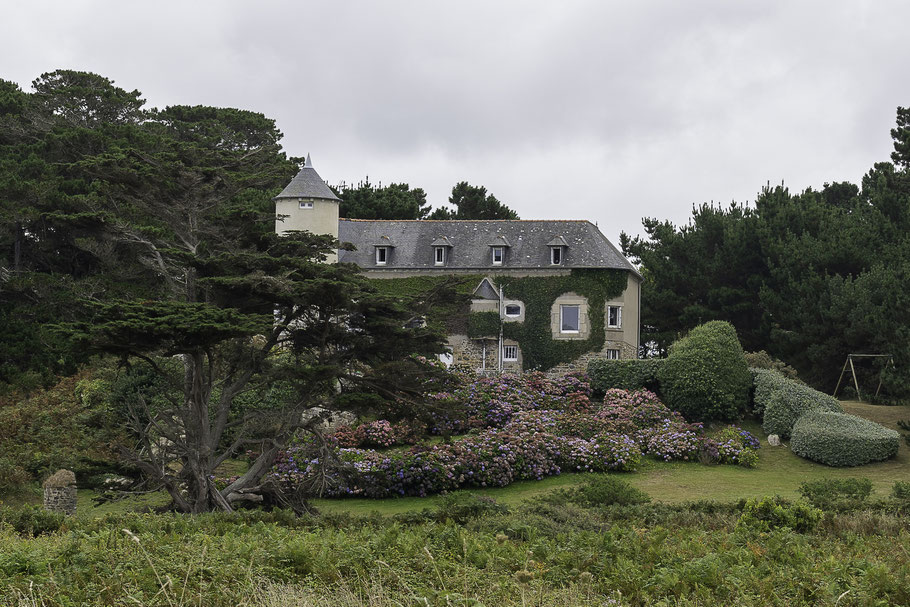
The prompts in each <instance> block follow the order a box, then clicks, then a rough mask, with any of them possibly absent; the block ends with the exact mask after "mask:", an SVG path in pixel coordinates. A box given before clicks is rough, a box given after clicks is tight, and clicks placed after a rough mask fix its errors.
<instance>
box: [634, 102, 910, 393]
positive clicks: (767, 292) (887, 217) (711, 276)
mask: <svg viewBox="0 0 910 607" xmlns="http://www.w3.org/2000/svg"><path fill="white" fill-rule="evenodd" d="M908 116H910V114H908V112H907V110H905V109H903V108H898V112H897V123H898V127H897V128H896V129H894V130H892V131H891V135H892V138H893V139H894V148H895V152H894V154H893V155H892V159H893V160H894V164H892V163H887V162H882V163H877V164H876V165H875V166H874V167H872V169H871V170H870V171H869V172H868V173H867V174H866V175H865V176H864V177H863V179H862V183H861V184H860V185H859V186H857V185H855V184H851V183H847V182H842V183H830V184H825V186H824V187H823V188H822V189H821V190H819V191H817V190H814V189H811V188H810V189H807V190H805V191H804V192H801V193H799V194H793V193H791V192H790V191H789V190H788V189H786V188H785V187H783V186H776V187H770V186H768V187H765V188H763V189H762V190H761V192H760V193H759V195H758V197H757V199H756V201H755V204H754V205H753V206H746V205H740V204H733V205H731V206H729V207H719V206H715V205H700V206H697V207H695V208H693V213H692V218H691V219H690V221H689V223H688V224H687V225H684V226H680V227H676V226H673V225H672V224H670V223H669V222H660V221H658V220H656V219H645V220H644V222H643V224H644V228H645V233H646V237H645V238H630V237H628V235H625V234H624V235H622V237H621V245H622V249H623V252H624V253H625V254H626V255H628V256H630V257H632V258H633V259H634V260H635V261H637V262H638V263H640V264H641V266H642V274H643V275H644V277H645V284H644V286H643V289H642V297H643V302H642V322H643V333H642V340H643V342H649V347H650V348H651V349H653V351H654V352H655V353H660V352H664V351H665V350H666V347H667V346H668V345H669V344H670V343H671V342H672V341H673V339H675V338H676V337H677V336H680V335H682V334H684V333H685V332H686V331H688V330H689V329H691V328H692V327H694V326H696V325H697V324H699V323H700V322H704V321H708V320H727V321H730V322H731V323H733V324H734V325H735V326H736V328H737V331H738V332H739V336H740V339H741V341H742V343H743V346H744V347H745V348H746V349H750V350H758V349H764V350H767V351H768V352H770V353H771V354H773V355H775V356H777V357H779V358H781V359H783V360H786V361H787V362H789V363H790V364H792V365H794V366H795V367H796V368H797V369H798V370H799V371H800V373H801V374H802V375H803V376H804V377H805V378H806V379H808V380H809V381H811V382H813V383H815V384H816V385H818V386H819V387H821V388H824V389H827V390H832V389H833V388H834V382H835V381H836V379H837V375H838V373H839V371H840V365H842V364H843V361H844V359H845V358H846V355H847V354H848V353H851V352H863V353H893V354H894V355H895V361H896V363H897V367H898V372H899V374H901V376H900V377H897V376H893V375H892V377H890V378H889V381H890V384H891V389H892V390H898V391H900V390H904V391H906V390H907V388H910V375H908V370H910V348H908V344H910V340H908V324H907V323H906V321H905V320H904V319H906V318H907V316H908V314H910V297H908V296H906V295H905V289H902V288H900V286H899V285H902V284H907V279H908V278H910V179H908V177H910V173H908V171H910V166H908V163H907V162H906V154H907V152H906V145H907V132H908V130H907V129H908V126H907V125H908V122H907V121H908ZM901 369H902V371H901Z"/></svg>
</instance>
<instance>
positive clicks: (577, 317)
mask: <svg viewBox="0 0 910 607" xmlns="http://www.w3.org/2000/svg"><path fill="white" fill-rule="evenodd" d="M566 308H575V328H574V329H566V328H565V326H566V323H565V313H566ZM559 332H560V333H572V334H577V333H580V332H581V306H580V305H579V304H559Z"/></svg>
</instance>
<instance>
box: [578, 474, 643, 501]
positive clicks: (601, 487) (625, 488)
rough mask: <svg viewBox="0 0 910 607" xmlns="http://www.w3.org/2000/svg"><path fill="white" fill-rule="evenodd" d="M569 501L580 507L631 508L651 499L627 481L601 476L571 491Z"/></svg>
mask: <svg viewBox="0 0 910 607" xmlns="http://www.w3.org/2000/svg"><path fill="white" fill-rule="evenodd" d="M569 500H570V501H571V502H573V503H576V504H579V505H582V506H631V505H634V504H646V503H648V502H650V501H651V497H650V496H649V495H648V494H647V493H645V492H644V491H642V490H641V489H638V488H636V487H633V486H632V485H630V484H629V482H628V481H626V480H623V479H621V478H617V477H615V476H612V475H610V476H601V477H598V478H595V479H593V480H590V481H588V482H586V483H585V484H584V485H582V486H581V487H578V488H576V489H575V490H574V491H572V493H571V495H570V496H569Z"/></svg>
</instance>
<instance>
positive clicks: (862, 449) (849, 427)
mask: <svg viewBox="0 0 910 607" xmlns="http://www.w3.org/2000/svg"><path fill="white" fill-rule="evenodd" d="M899 447H900V435H899V434H898V433H897V432H896V431H894V430H890V429H888V428H885V427H884V426H881V425H879V424H876V423H875V422H872V421H869V420H867V419H863V418H861V417H856V416H854V415H846V414H844V413H833V412H829V411H812V412H810V413H806V414H805V415H803V416H802V417H800V418H799V419H798V420H797V422H796V424H794V426H793V434H792V436H791V437H790V448H791V449H792V450H793V452H794V453H796V454H797V455H799V456H801V457H805V458H806V459H811V460H812V461H814V462H819V463H821V464H827V465H828V466H862V465H864V464H868V463H869V462H878V461H882V460H886V459H889V458H892V457H894V456H895V455H897V450H898V448H899Z"/></svg>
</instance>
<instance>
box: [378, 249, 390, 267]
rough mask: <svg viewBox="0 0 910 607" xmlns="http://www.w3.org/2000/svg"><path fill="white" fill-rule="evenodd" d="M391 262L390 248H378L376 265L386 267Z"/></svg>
mask: <svg viewBox="0 0 910 607" xmlns="http://www.w3.org/2000/svg"><path fill="white" fill-rule="evenodd" d="M388 260H389V248H388V247H376V265H377V266H384V265H385V264H386V263H387V262H388Z"/></svg>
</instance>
